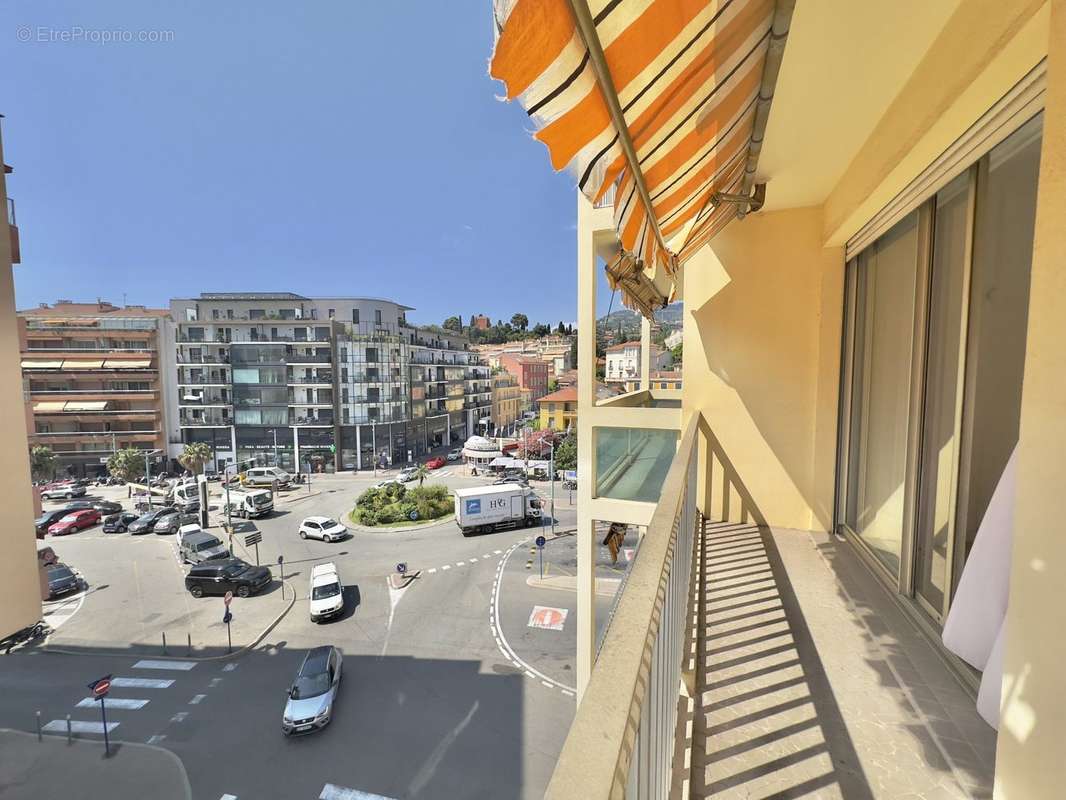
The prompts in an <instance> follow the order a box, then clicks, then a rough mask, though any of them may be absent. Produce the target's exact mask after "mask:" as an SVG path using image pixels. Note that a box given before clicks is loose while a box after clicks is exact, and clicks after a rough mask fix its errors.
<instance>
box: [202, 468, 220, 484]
mask: <svg viewBox="0 0 1066 800" xmlns="http://www.w3.org/2000/svg"><path fill="white" fill-rule="evenodd" d="M204 479H205V480H206V481H208V482H209V483H214V482H215V481H220V480H222V476H221V475H219V474H218V473H217V472H215V471H214V470H213V469H205V470H204Z"/></svg>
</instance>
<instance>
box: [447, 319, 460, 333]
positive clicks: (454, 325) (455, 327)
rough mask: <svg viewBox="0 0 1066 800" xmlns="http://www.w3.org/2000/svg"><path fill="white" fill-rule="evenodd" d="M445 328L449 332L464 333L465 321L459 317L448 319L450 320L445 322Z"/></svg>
mask: <svg viewBox="0 0 1066 800" xmlns="http://www.w3.org/2000/svg"><path fill="white" fill-rule="evenodd" d="M443 327H444V328H445V329H447V330H450V331H455V332H456V333H462V332H463V321H462V320H461V319H460V318H459V317H448V319H446V320H444V325H443Z"/></svg>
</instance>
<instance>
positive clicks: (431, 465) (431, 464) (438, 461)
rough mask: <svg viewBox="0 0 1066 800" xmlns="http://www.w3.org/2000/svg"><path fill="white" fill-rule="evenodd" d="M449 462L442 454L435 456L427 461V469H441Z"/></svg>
mask: <svg viewBox="0 0 1066 800" xmlns="http://www.w3.org/2000/svg"><path fill="white" fill-rule="evenodd" d="M447 463H448V462H447V461H445V460H444V459H443V458H442V457H441V456H434V457H433V458H431V459H430V460H429V461H427V462H426V469H440V468H441V467H443V466H444V465H445V464H447Z"/></svg>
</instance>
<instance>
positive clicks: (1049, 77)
mask: <svg viewBox="0 0 1066 800" xmlns="http://www.w3.org/2000/svg"><path fill="white" fill-rule="evenodd" d="M500 11H501V9H500V8H499V7H498V8H497V12H498V16H497V18H496V19H497V23H498V24H499V25H500V27H501V30H500V32H499V35H498V41H497V43H496V47H495V54H494V58H493V63H492V67H491V72H492V74H493V75H494V76H496V77H498V78H500V79H502V80H504V81H505V82H506V85H507V87H508V91H509V92H510V93H511V94H512V96H513V97H514V99H519V100H520V102H522V103H523V104H524V105H526V106H527V108H529V109H530V110H531V119H532V120H533V124H534V125H535V126H536V127H537V128H540V129H541V131H540V134H541V138H543V139H544V140H545V142H546V143H547V144H548V146H549V148H550V149H551V150H552V157H553V158H554V159H555V160H556V162H557V163H562V162H570V163H569V166H570V168H571V169H572V170H573V172H574V173H575V174H576V175H577V176H578V179H579V180H581V181H582V189H583V192H580V193H579V194H578V202H577V219H578V235H577V240H578V241H577V248H578V250H577V253H578V255H577V294H578V311H579V319H578V325H579V343H578V348H579V358H578V365H579V372H580V375H581V378H580V382H579V384H578V401H579V409H580V415H581V425H580V426H579V428H578V436H579V445H578V458H579V464H578V472H579V481H578V487H579V488H578V530H577V537H578V570H577V571H578V575H577V640H578V657H577V670H576V672H577V675H576V678H577V680H576V689H577V693H578V698H579V701H578V707H577V713H576V716H575V720H574V723H573V725H572V727H571V730H570V734H569V736H568V739H567V743H566V745H565V746H564V748H563V751H562V753H561V755H560V758H559V760H558V762H557V765H556V767H555V771H554V775H553V778H552V782H551V784H550V786H549V789H548V791H547V794H546V796H547V797H550V798H564V797H565V798H569V797H665V796H673V795H677V796H689V797H712V796H714V797H719V796H733V795H736V796H752V797H755V796H758V797H768V796H775V797H776V796H800V795H804V796H826V797H830V796H832V797H869V798H873V797H877V798H893V797H902V796H907V795H915V796H917V795H921V796H934V795H944V796H957V797H993V796H994V797H996V798H1003V799H1004V800H1006V799H1007V798H1026V800H1028V799H1029V798H1033V799H1034V800H1036V799H1038V798H1039V799H1040V800H1043V798H1057V797H1060V796H1061V795H1062V785H1063V783H1064V781H1066V763H1064V762H1063V759H1062V757H1061V753H1062V741H1063V737H1064V735H1066V701H1064V696H1063V692H1062V664H1063V663H1064V661H1066V642H1064V640H1063V638H1062V637H1061V636H1058V635H1055V634H1054V631H1055V630H1056V627H1057V622H1058V619H1059V617H1060V616H1061V614H1060V609H1061V608H1062V605H1063V586H1064V585H1066V544H1064V541H1066V540H1064V538H1063V536H1062V535H1061V526H1060V525H1058V524H1057V523H1056V522H1055V521H1056V520H1057V519H1059V517H1060V509H1059V508H1058V500H1059V498H1060V497H1061V495H1062V488H1063V487H1062V484H1063V481H1062V475H1063V471H1062V467H1061V462H1062V453H1063V451H1064V450H1066V422H1064V420H1066V402H1064V398H1066V386H1064V383H1066V337H1064V336H1063V324H1062V307H1063V305H1064V303H1066V279H1064V272H1063V269H1062V265H1063V264H1064V263H1066V226H1063V224H1062V220H1063V218H1064V216H1066V1H1064V0H1051V2H1039V0H1037V2H1012V1H1009V2H1003V3H987V2H982V1H981V0H959V2H952V3H948V4H941V3H917V2H910V3H903V4H894V5H892V6H891V7H889V6H886V5H883V4H864V3H851V4H847V3H837V4H822V3H791V2H776V3H774V2H759V0H740V1H738V2H733V3H730V4H724V5H723V4H706V5H701V4H695V5H693V6H691V7H686V8H684V9H682V7H681V6H680V5H677V4H672V3H669V2H666V1H665V0H662V1H661V2H651V3H649V4H642V5H640V6H639V7H637V6H627V5H626V4H618V5H612V6H611V8H610V9H609V11H605V12H603V13H600V14H598V15H597V16H596V17H595V18H594V17H593V14H595V13H596V12H595V11H593V12H590V11H589V9H588V8H587V7H586V4H585V3H580V2H578V3H571V4H565V5H564V6H562V7H560V8H559V9H558V10H557V11H549V12H548V17H549V18H546V17H545V14H544V13H541V12H543V7H542V6H541V5H539V4H537V3H536V2H533V0H518V2H516V3H514V4H509V5H508V6H507V7H506V12H507V13H499V12H500ZM535 31H551V32H552V33H551V34H550V35H546V36H543V37H539V36H537V35H536V33H535ZM608 33H609V38H608V36H607V34H608ZM529 42H536V46H529V45H528V44H527V43H529ZM575 69H576V70H578V71H579V72H580V76H581V77H580V80H576V81H573V82H571V83H569V84H567V85H566V86H565V87H563V89H564V90H563V91H561V92H560V93H559V95H558V96H555V95H552V94H549V93H550V92H551V91H552V89H554V87H556V86H557V85H559V84H558V81H557V79H556V78H555V76H557V75H569V74H571V72H573V70H575ZM582 70H583V72H581V71H582ZM546 98H547V99H550V100H551V103H550V113H547V114H545V115H543V116H542V115H541V114H539V113H538V112H537V111H536V110H535V107H540V106H542V105H543V104H542V101H543V100H545V99H546ZM548 126H550V134H549V133H548V132H547V128H548ZM600 142H604V143H610V144H606V145H604V146H602V147H601V146H600ZM601 259H602V260H603V261H604V262H605V263H606V264H607V272H608V276H609V279H610V281H611V285H612V287H613V288H617V289H618V290H619V291H620V293H621V296H622V300H623V302H624V303H625V304H626V305H627V306H629V307H631V308H634V309H637V310H639V311H640V312H641V314H642V315H643V316H644V317H645V322H644V324H643V326H642V339H643V341H644V342H648V339H649V336H648V333H649V332H650V325H649V323H648V321H647V320H649V319H650V318H651V317H652V316H653V314H654V312H655V311H656V310H657V309H658V308H661V307H663V306H664V305H666V304H667V303H668V302H670V301H672V300H674V299H675V298H676V299H683V301H684V319H683V324H684V328H683V345H684V351H685V359H684V366H683V372H684V380H683V389H682V391H681V393H680V403H679V402H678V401H677V399H676V398H675V397H670V396H668V395H666V394H664V393H663V392H662V391H661V390H657V389H655V388H651V389H649V390H648V391H644V392H637V393H631V394H628V395H623V396H620V397H618V398H615V399H612V400H608V401H606V402H602V401H601V402H597V399H596V397H595V395H594V393H593V389H592V384H591V380H590V379H591V377H592V375H593V372H592V370H593V368H594V359H595V347H596V342H595V339H594V336H593V335H592V331H593V330H594V328H593V326H594V324H595V313H596V309H597V302H596V294H597V286H598V284H599V282H600V277H599V276H598V275H597V266H596V265H597V263H598V261H599V260H601ZM649 372H650V370H649V368H648V366H647V363H645V364H643V365H641V367H640V369H639V376H640V378H641V380H642V381H645V380H648V378H649ZM606 522H624V523H627V524H630V525H636V526H638V527H639V528H640V529H641V530H642V532H643V535H642V536H641V538H640V542H639V546H638V551H637V557H636V559H635V560H634V562H633V564H632V566H631V567H630V568H629V569H630V574H629V576H628V579H627V581H626V582H625V583H624V584H623V588H622V590H621V591H620V592H619V595H618V596H617V598H616V599H615V601H614V608H613V612H612V615H611V618H610V622H609V623H608V629H607V632H606V634H605V635H604V636H603V637H602V639H601V640H598V637H597V634H596V631H597V626H596V620H595V615H596V613H597V612H596V606H597V602H598V598H597V597H596V580H595V563H596V551H597V547H598V545H599V541H600V538H601V536H602V533H601V531H602V527H599V528H598V527H597V525H598V524H599V525H601V526H602V524H603V523H606ZM679 685H683V686H684V690H683V692H680V693H679V692H678V686H679ZM871 719H876V722H874V723H871V722H870V720H871ZM679 765H683V766H679Z"/></svg>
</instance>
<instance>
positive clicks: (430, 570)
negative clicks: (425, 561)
mask: <svg viewBox="0 0 1066 800" xmlns="http://www.w3.org/2000/svg"><path fill="white" fill-rule="evenodd" d="M436 571H437V568H436V567H431V568H430V569H428V570H426V572H428V573H429V574H430V575H432V574H433V573H434V572H436Z"/></svg>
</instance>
